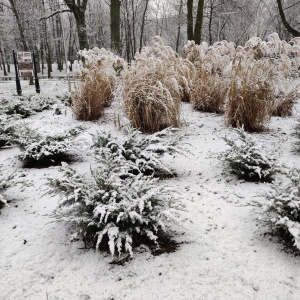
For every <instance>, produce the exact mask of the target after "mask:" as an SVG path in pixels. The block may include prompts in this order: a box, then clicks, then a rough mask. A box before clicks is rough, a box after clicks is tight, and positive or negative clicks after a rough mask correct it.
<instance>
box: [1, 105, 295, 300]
mask: <svg viewBox="0 0 300 300" xmlns="http://www.w3.org/2000/svg"><path fill="white" fill-rule="evenodd" d="M298 106H299V105H298ZM184 112H185V119H186V122H187V126H186V129H185V130H186V131H187V134H188V137H187V138H186V139H187V140H188V142H189V143H190V144H191V149H192V151H193V153H194V155H188V156H186V157H183V156H176V157H175V158H173V157H167V158H166V161H168V164H169V165H170V166H171V167H172V168H173V169H174V170H175V171H176V172H177V174H178V177H176V178H173V179H168V180H166V183H167V184H168V185H170V186H173V187H175V188H176V189H177V190H178V191H179V192H181V196H180V197H181V201H182V203H184V204H185V206H186V208H185V211H183V212H182V218H183V221H182V225H181V226H179V227H178V226H176V225H172V228H171V229H172V231H173V232H175V233H174V239H175V240H176V241H178V242H182V244H181V245H180V248H179V249H178V250H177V251H176V252H175V253H170V254H167V253H165V254H162V255H160V256H153V255H151V253H150V252H148V251H145V252H142V251H141V253H136V254H135V256H134V258H133V260H132V261H131V262H129V263H127V264H125V265H124V266H117V265H111V264H109V262H110V261H111V258H110V256H109V255H108V254H106V253H101V252H99V251H93V250H85V249H83V244H82V243H81V242H80V241H78V242H70V241H69V232H70V229H69V228H68V226H67V225H66V224H64V223H62V222H57V221H55V220H54V218H53V217H52V216H51V212H52V211H53V209H54V208H55V206H56V204H57V199H56V198H51V197H49V196H47V195H44V184H45V182H46V180H45V178H46V177H49V176H56V175H57V174H58V170H57V168H49V169H26V170H24V174H25V177H24V180H26V182H27V184H26V185H25V186H15V187H13V188H10V189H9V190H8V191H7V192H6V196H7V198H8V199H10V200H11V202H10V207H6V208H4V209H2V210H1V215H0V270H1V275H0V299H1V300H18V299H20V300H21V299H22V300H23V299H28V300H35V299H36V300H40V299H45V300H46V299H49V300H68V299H74V300H76V299H81V300H87V299H93V300H109V299H110V300H112V299H114V300H119V299H128V300H131V299H132V300H133V299H136V300H141V299H143V300H153V299H164V300H168V299H169V300H171V299H172V300H189V299H199V300H200V299H201V300H202V299H205V300H206V299H214V300H220V299H222V300H223V299H224V300H227V299H228V300H233V299H237V300H240V299H241V300H244V299H245V300H246V299H255V300H256V299H261V300H274V299H278V300H287V299H288V300H299V299H300V257H299V256H298V257H294V256H293V255H291V254H288V253H286V252H285V251H283V250H282V246H280V244H278V243H277V242H276V241H275V240H274V239H273V240H272V239H271V237H270V236H268V235H267V236H264V235H263V233H264V232H265V231H264V229H263V228H259V227H257V222H256V220H255V218H256V217H257V214H256V213H255V211H253V207H251V206H249V205H248V203H250V202H251V201H253V200H255V199H257V198H256V197H257V196H259V195H260V194H261V193H263V192H264V191H266V190H268V189H269V187H268V185H267V184H261V183H260V184H256V183H246V182H242V181H239V180H237V179H236V178H235V177H234V176H232V175H230V174H229V173H228V171H227V170H226V168H225V167H224V166H223V165H222V164H221V163H220V160H219V159H218V158H217V154H218V153H219V152H220V151H222V150H223V149H224V148H225V142H224V141H223V140H222V137H224V136H225V135H226V134H227V135H231V134H233V131H232V129H230V128H227V127H226V126H225V125H224V119H223V117H222V116H217V115H214V114H205V113H200V112H195V111H192V109H191V107H190V105H189V104H184ZM108 114H109V112H108ZM296 118H297V115H296V116H295V117H292V118H286V119H279V118H274V119H273V120H272V121H271V125H270V130H269V131H268V132H265V133H263V134H259V135H257V139H258V140H260V141H261V142H262V143H263V144H265V145H266V146H267V147H270V148H271V147H273V146H272V145H273V144H275V145H276V144H280V145H281V146H282V156H281V158H280V160H281V162H282V163H285V164H286V165H288V166H297V165H298V166H299V165H300V155H296V154H293V153H292V152H291V149H292V143H293V141H294V138H293V137H292V136H291V132H292V130H293V127H294V125H295V124H296ZM107 119H108V120H110V118H107ZM29 120H31V121H32V122H33V123H34V124H35V126H36V127H40V126H43V128H45V130H47V131H49V130H50V131H52V130H53V131H57V130H61V129H63V128H67V127H70V126H71V125H72V124H74V123H77V121H73V120H72V117H71V115H70V113H68V114H67V116H64V115H61V116H54V115H53V112H52V111H48V112H42V113H39V114H38V115H35V116H33V117H31V118H30V119H29ZM100 123H101V122H96V123H88V124H89V125H88V126H87V130H86V132H94V131H95V130H96V129H102V128H105V129H106V130H108V129H109V130H113V131H116V130H117V129H116V128H115V127H114V125H113V122H112V121H108V122H107V124H100ZM17 154H18V150H17V149H16V148H6V149H1V150H0V164H3V165H4V166H6V169H7V170H9V171H13V170H15V169H18V168H20V163H19V162H18V160H17V158H16V155H17ZM82 156H83V160H84V161H83V162H77V163H75V164H74V166H76V168H78V169H80V170H84V169H87V168H88V167H89V162H88V160H86V157H85V156H84V154H83V153H82Z"/></svg>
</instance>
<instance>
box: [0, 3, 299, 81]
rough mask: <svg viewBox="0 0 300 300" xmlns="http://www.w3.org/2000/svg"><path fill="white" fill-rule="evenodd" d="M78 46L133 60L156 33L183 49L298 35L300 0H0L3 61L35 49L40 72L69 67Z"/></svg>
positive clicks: (6, 66)
mask: <svg viewBox="0 0 300 300" xmlns="http://www.w3.org/2000/svg"><path fill="white" fill-rule="evenodd" d="M63 30H64V33H65V42H66V48H67V55H68V60H69V61H70V62H71V68H72V63H73V62H74V60H75V59H76V58H77V52H78V50H79V49H84V48H86V49H88V48H93V47H99V48H101V47H104V48H107V49H110V50H112V51H114V52H115V53H117V54H119V55H121V56H123V57H124V58H125V59H127V60H128V61H130V60H131V59H132V58H133V57H134V55H135V53H136V52H137V51H140V50H141V49H142V47H143V46H144V45H146V44H147V43H149V41H150V40H151V38H152V37H153V36H155V35H159V36H161V37H162V38H163V40H164V41H165V44H167V45H169V46H171V47H172V48H173V49H175V50H176V51H177V52H180V51H181V49H182V47H183V45H184V44H185V43H186V42H187V40H195V42H196V43H198V44H199V43H201V42H202V41H206V42H208V43H209V44H213V43H214V42H216V41H218V39H221V40H223V39H227V40H228V41H233V42H235V43H236V44H244V43H245V41H247V40H248V39H249V38H250V37H252V36H259V37H261V38H262V39H265V38H266V37H267V35H269V34H270V33H272V32H277V33H278V34H279V36H280V38H281V39H286V40H289V39H290V38H292V37H294V36H300V1H299V0H286V1H282V0H276V1H273V0H253V1H248V0H239V1H238V0H226V1H225V0H0V63H1V65H2V67H3V68H4V69H5V72H6V73H7V72H10V63H11V51H12V49H17V50H19V51H28V50H35V52H36V54H37V55H36V56H37V57H38V60H39V65H40V66H41V71H42V72H44V70H45V72H46V70H47V72H48V75H49V76H50V74H51V72H52V64H53V63H54V62H55V63H57V66H58V69H59V70H63V68H64V61H65V60H64V46H63V40H62V32H63Z"/></svg>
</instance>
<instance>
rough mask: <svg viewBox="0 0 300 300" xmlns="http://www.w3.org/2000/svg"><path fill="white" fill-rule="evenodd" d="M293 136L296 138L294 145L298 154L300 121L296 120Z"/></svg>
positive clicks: (299, 149) (299, 150)
mask: <svg viewBox="0 0 300 300" xmlns="http://www.w3.org/2000/svg"><path fill="white" fill-rule="evenodd" d="M293 135H294V136H295V137H296V138H297V142H296V145H295V146H296V147H295V148H296V151H297V152H299V153H300V120H298V123H297V125H296V127H295V131H294V133H293Z"/></svg>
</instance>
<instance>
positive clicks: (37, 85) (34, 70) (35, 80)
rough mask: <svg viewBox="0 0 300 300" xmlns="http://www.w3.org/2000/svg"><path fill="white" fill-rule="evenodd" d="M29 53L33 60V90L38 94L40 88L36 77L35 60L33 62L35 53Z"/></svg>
mask: <svg viewBox="0 0 300 300" xmlns="http://www.w3.org/2000/svg"><path fill="white" fill-rule="evenodd" d="M31 54H32V60H33V73H34V83H35V91H36V92H37V93H38V94H39V93H40V91H41V89H40V83H39V79H38V77H37V71H36V62H35V53H34V51H32V52H31Z"/></svg>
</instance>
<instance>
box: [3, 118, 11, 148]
mask: <svg viewBox="0 0 300 300" xmlns="http://www.w3.org/2000/svg"><path fill="white" fill-rule="evenodd" d="M13 134H14V129H13V126H12V124H11V119H10V118H7V117H6V116H1V115H0V148H2V147H4V146H6V145H8V144H9V141H10V140H11V138H12V136H13Z"/></svg>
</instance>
